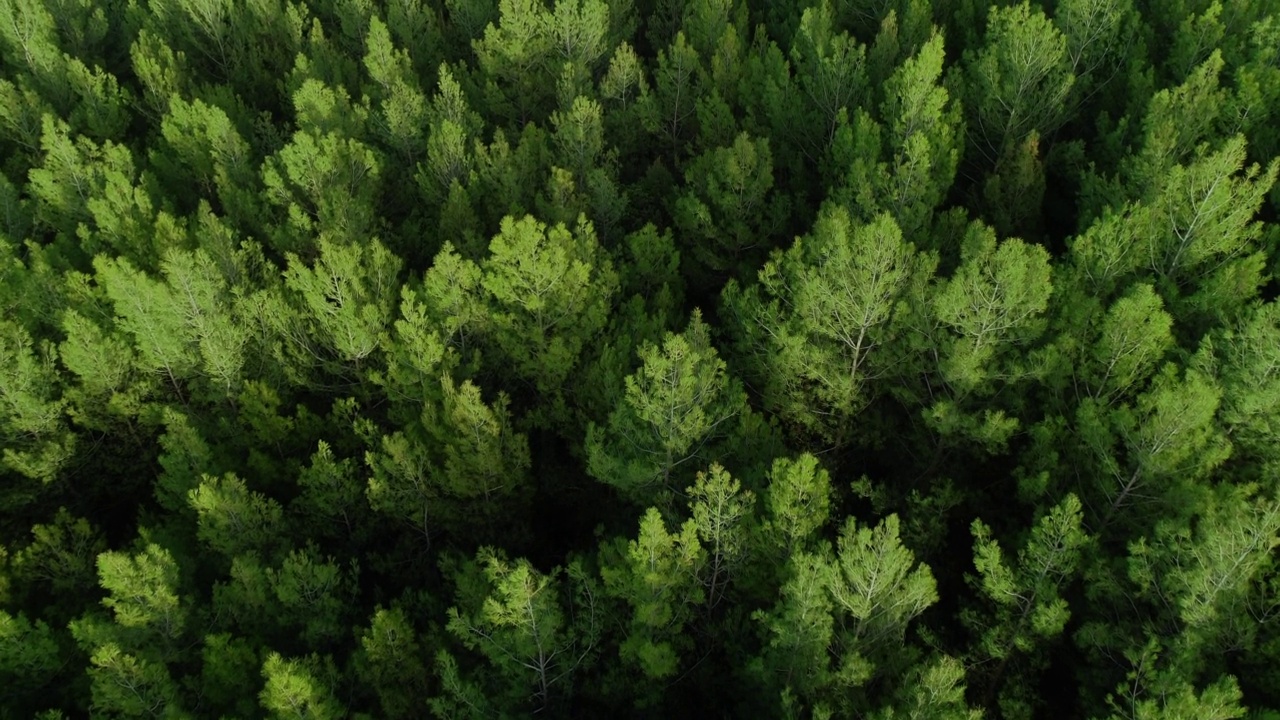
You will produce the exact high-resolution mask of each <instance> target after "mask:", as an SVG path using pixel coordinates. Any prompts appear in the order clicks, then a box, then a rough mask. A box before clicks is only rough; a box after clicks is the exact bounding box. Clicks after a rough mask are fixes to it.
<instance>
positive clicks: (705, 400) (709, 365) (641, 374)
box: [586, 311, 746, 503]
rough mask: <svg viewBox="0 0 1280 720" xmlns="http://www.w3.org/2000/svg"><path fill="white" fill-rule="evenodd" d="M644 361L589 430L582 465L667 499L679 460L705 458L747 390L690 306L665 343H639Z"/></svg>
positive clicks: (642, 498)
mask: <svg viewBox="0 0 1280 720" xmlns="http://www.w3.org/2000/svg"><path fill="white" fill-rule="evenodd" d="M639 355H640V359H641V362H642V365H641V367H640V369H639V370H638V371H636V372H635V373H634V374H632V375H630V376H628V377H627V378H626V392H625V395H624V396H623V398H622V400H621V402H620V404H619V405H618V407H617V408H615V409H614V411H613V412H612V413H611V414H610V416H609V423H608V424H607V425H606V426H604V427H598V426H596V425H594V424H592V425H591V426H590V427H588V429H587V439H586V450H587V469H588V471H589V472H590V473H591V474H592V475H593V476H595V477H596V478H598V479H599V480H600V481H602V482H605V483H608V484H610V485H613V486H614V487H616V488H618V490H619V491H621V492H622V493H623V494H624V495H625V496H626V497H628V498H629V499H631V500H634V501H637V502H641V503H647V502H651V501H654V500H660V501H663V502H669V498H666V497H665V496H666V495H667V494H668V493H670V492H671V491H672V490H675V489H677V487H678V486H677V485H676V483H677V482H678V480H677V478H680V477H684V476H687V475H688V473H687V472H681V466H684V465H687V464H696V462H697V461H698V460H700V459H704V458H706V457H708V456H709V455H710V454H711V453H712V452H714V448H715V445H716V440H717V439H718V438H721V437H723V436H724V435H725V433H726V431H727V427H726V423H728V422H729V421H730V420H732V419H733V418H734V417H735V416H736V415H738V413H740V412H742V410H743V408H744V406H745V403H746V394H745V393H744V392H743V391H742V388H741V387H740V386H739V385H738V384H737V383H736V382H735V381H734V380H733V379H732V377H730V376H729V375H728V374H727V371H726V369H725V363H724V361H723V360H721V359H720V358H719V355H718V354H717V353H716V350H715V348H714V347H713V346H712V345H711V338H710V334H709V330H708V328H707V326H706V324H705V323H703V322H702V316H701V314H700V313H698V312H696V311H695V312H694V314H693V317H692V318H691V319H690V321H689V326H688V328H686V329H685V331H684V332H683V333H680V334H678V335H677V334H674V333H668V334H667V336H666V338H665V340H664V341H663V344H662V347H661V348H659V347H657V346H655V345H645V346H644V347H642V348H640V352H639Z"/></svg>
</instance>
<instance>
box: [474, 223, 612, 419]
mask: <svg viewBox="0 0 1280 720" xmlns="http://www.w3.org/2000/svg"><path fill="white" fill-rule="evenodd" d="M481 269H482V273H483V274H482V276H481V280H480V283H481V286H482V288H483V290H484V294H485V302H486V304H487V306H488V308H489V317H490V322H491V323H492V330H491V331H490V332H491V334H492V338H493V344H494V345H495V346H496V348H497V350H498V351H499V352H500V353H501V354H502V356H503V358H504V359H505V360H506V361H507V362H509V363H510V364H511V365H510V367H511V370H513V371H514V372H515V373H516V375H517V376H518V377H520V378H522V379H524V380H526V381H528V382H532V383H534V384H535V386H536V387H537V388H538V390H539V392H541V393H545V394H549V395H552V396H554V394H555V393H557V392H559V391H560V390H561V389H562V388H563V386H564V383H565V381H566V380H567V379H568V377H569V373H570V372H571V371H572V370H573V368H574V366H575V365H576V364H577V361H578V357H579V355H580V354H581V353H582V351H583V348H584V347H586V345H587V344H588V340H589V339H590V338H592V337H593V336H595V334H596V333H598V332H599V331H600V330H601V329H602V328H603V327H604V324H605V320H606V318H607V316H608V312H609V308H610V306H611V303H612V300H613V296H614V294H615V293H616V292H617V287H618V281H617V276H616V275H615V273H614V270H613V264H612V262H610V260H609V259H608V257H606V256H605V255H604V253H603V252H602V250H601V248H600V246H599V244H598V243H597V241H596V236H595V230H594V228H593V227H592V225H591V223H589V222H586V221H585V219H579V221H578V225H577V226H576V227H575V228H574V229H573V230H572V231H570V230H569V229H568V228H567V227H565V226H564V225H556V226H555V227H551V228H548V227H547V226H546V225H545V224H543V223H540V222H538V221H537V220H535V219H534V218H533V217H531V216H527V217H525V218H523V219H521V220H514V219H511V218H508V219H506V220H504V221H503V223H502V232H500V233H499V234H497V235H495V236H494V237H493V240H492V241H491V242H490V244H489V257H488V258H486V259H485V261H484V262H483V263H482V264H481Z"/></svg>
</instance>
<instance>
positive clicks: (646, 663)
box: [600, 508, 706, 679]
mask: <svg viewBox="0 0 1280 720" xmlns="http://www.w3.org/2000/svg"><path fill="white" fill-rule="evenodd" d="M602 554H605V556H606V557H609V562H608V564H604V565H602V566H601V569H600V573H601V576H602V577H603V579H604V591H605V592H606V593H607V594H608V595H609V596H610V597H615V598H618V599H620V600H622V601H625V602H626V603H627V605H628V606H629V607H630V609H631V620H630V628H629V630H628V632H627V636H626V640H624V641H623V643H622V646H621V654H622V658H623V659H624V660H625V661H627V662H628V663H632V664H635V665H637V666H638V667H639V668H640V671H641V672H643V673H644V675H645V676H646V677H648V678H653V679H664V678H669V677H672V676H673V675H675V674H676V672H678V671H679V669H680V666H681V660H680V656H681V653H682V651H684V652H687V650H688V645H689V639H688V636H687V635H685V633H684V628H685V625H686V624H687V623H688V622H689V621H690V620H691V619H692V618H693V616H694V611H695V609H696V608H697V607H698V606H700V605H701V604H702V603H703V601H704V597H705V594H704V592H703V588H702V585H701V583H699V582H698V578H697V572H698V569H699V568H700V567H701V566H702V565H703V564H704V563H705V562H706V558H705V551H704V550H703V548H702V545H701V544H700V543H699V541H698V527H697V524H696V523H695V521H694V520H686V521H685V522H684V524H683V525H682V526H681V527H680V528H679V530H678V531H677V532H675V533H671V532H669V531H668V530H667V528H666V523H665V522H664V521H663V520H662V515H661V514H660V513H659V512H658V511H657V509H656V508H649V510H648V511H647V512H646V513H645V514H644V516H643V517H642V518H641V519H640V530H639V534H638V535H637V537H636V539H635V540H629V541H627V542H626V543H625V545H624V544H623V543H622V542H618V543H614V544H613V545H612V546H610V547H607V548H603V549H602ZM610 556H612V557H610Z"/></svg>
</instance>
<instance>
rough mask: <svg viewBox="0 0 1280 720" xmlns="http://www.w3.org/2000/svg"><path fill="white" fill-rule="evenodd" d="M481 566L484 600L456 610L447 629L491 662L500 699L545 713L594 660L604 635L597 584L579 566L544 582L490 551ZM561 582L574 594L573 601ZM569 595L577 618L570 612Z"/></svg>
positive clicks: (480, 556) (481, 555)
mask: <svg viewBox="0 0 1280 720" xmlns="http://www.w3.org/2000/svg"><path fill="white" fill-rule="evenodd" d="M476 564H477V566H478V568H477V569H478V570H479V571H480V572H481V574H482V575H481V577H482V578H483V580H482V583H483V587H484V588H485V589H484V590H483V593H484V594H483V595H481V596H479V598H478V599H479V601H480V602H478V603H476V604H473V605H471V606H464V607H462V608H458V607H452V608H450V609H449V623H448V629H449V631H450V632H451V633H453V635H454V636H455V637H457V638H458V639H459V640H460V641H462V643H463V644H464V645H465V646H466V647H467V648H469V649H471V650H473V651H475V652H478V653H480V654H481V655H482V656H483V657H484V658H485V659H486V660H487V661H488V663H489V667H490V668H491V669H492V672H493V674H494V678H493V680H492V683H491V685H490V687H491V688H492V689H493V691H494V692H498V693H501V694H502V695H504V696H508V697H510V699H511V700H523V699H525V698H529V699H531V700H532V704H533V706H534V707H535V708H545V707H547V706H548V705H549V704H550V703H552V702H553V700H554V699H555V698H556V697H557V696H558V695H559V694H560V693H562V692H565V691H564V690H562V688H564V687H566V686H572V682H573V675H574V673H575V672H576V671H577V670H578V669H579V668H582V667H583V666H584V664H585V663H587V662H588V661H590V660H591V659H592V653H593V651H594V649H595V645H596V642H597V637H598V634H599V632H600V631H599V627H598V623H599V621H600V620H599V618H597V612H598V611H597V609H596V607H595V602H596V601H595V593H596V592H597V590H596V589H595V588H594V581H593V580H591V579H590V578H588V577H586V576H585V575H584V573H583V570H582V568H581V567H579V566H578V565H570V566H569V568H568V571H567V573H562V572H561V570H560V569H559V568H557V569H556V570H555V571H553V572H552V573H550V574H543V573H540V572H538V571H537V570H536V569H534V568H533V566H532V565H530V564H529V562H528V561H527V560H517V561H514V562H512V561H508V560H507V559H506V558H504V557H502V556H501V555H500V554H498V553H496V552H495V551H493V550H492V549H490V548H481V549H480V551H479V552H478V553H477V554H476ZM562 574H567V576H568V580H569V582H570V583H571V584H572V585H573V586H574V587H573V589H572V590H571V591H570V592H569V593H565V592H564V588H563V582H564V581H563V580H562V579H561V575H562ZM566 594H567V595H568V598H565V599H568V600H569V604H570V606H571V608H572V612H566V609H565V602H564V599H562V595H566Z"/></svg>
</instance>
